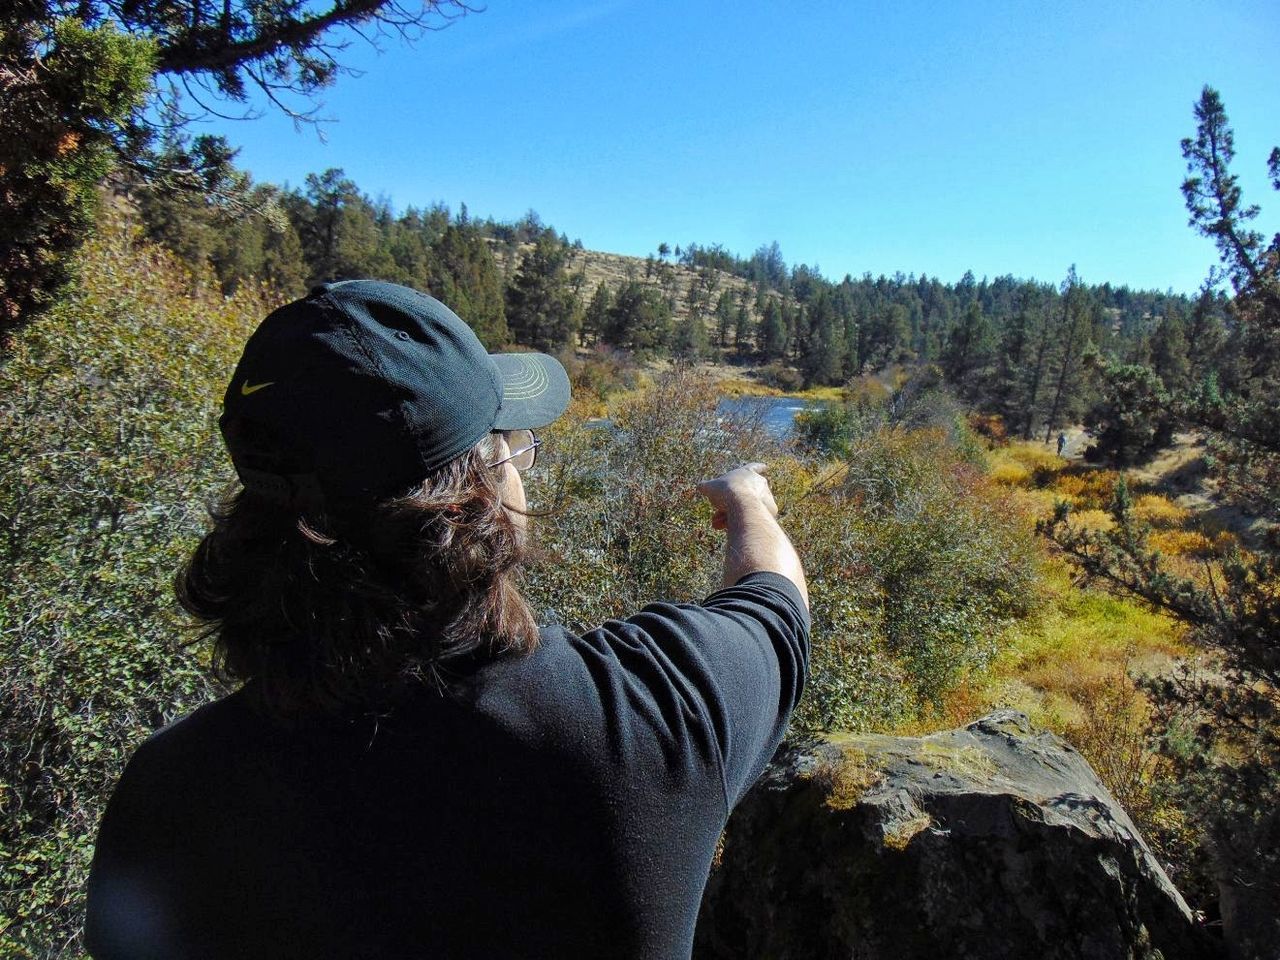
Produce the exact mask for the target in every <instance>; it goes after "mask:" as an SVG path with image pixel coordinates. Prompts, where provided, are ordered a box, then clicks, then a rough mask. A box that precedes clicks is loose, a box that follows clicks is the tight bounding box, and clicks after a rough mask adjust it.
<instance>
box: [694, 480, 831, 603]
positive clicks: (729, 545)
mask: <svg viewBox="0 0 1280 960" xmlns="http://www.w3.org/2000/svg"><path fill="white" fill-rule="evenodd" d="M764 469H765V465H764V464H763V463H748V464H745V465H743V466H741V467H738V468H737V469H736V470H730V471H729V472H728V473H726V474H724V475H722V476H719V477H716V478H715V479H714V480H704V481H703V482H702V483H700V484H698V492H699V493H701V494H702V495H703V496H704V497H706V498H707V499H708V500H709V501H710V502H711V506H712V509H713V510H714V511H715V512H714V513H713V514H712V517H711V525H712V526H713V527H715V528H716V529H717V530H724V531H725V532H726V533H727V534H728V538H727V539H726V541H725V546H724V585H725V586H726V587H731V586H733V585H734V584H735V583H737V582H738V581H739V580H741V579H742V578H743V577H745V576H746V575H747V574H749V573H758V572H761V571H768V572H770V573H777V574H781V575H782V576H784V577H786V578H787V579H788V580H790V581H791V582H792V583H794V584H795V585H796V588H797V589H798V590H799V591H800V596H801V597H803V598H804V602H805V606H806V607H807V606H808V604H809V589H808V585H807V584H806V583H805V578H804V567H803V566H801V564H800V557H799V555H797V554H796V551H795V547H793V546H792V545H791V541H790V540H789V539H787V535H786V533H785V532H784V531H783V529H782V527H781V526H779V525H778V520H777V516H778V505H777V503H776V502H775V501H774V499H773V492H772V491H771V490H770V489H769V481H768V480H766V479H765V478H764V477H763V476H762V475H761V474H762V471H763V470H764Z"/></svg>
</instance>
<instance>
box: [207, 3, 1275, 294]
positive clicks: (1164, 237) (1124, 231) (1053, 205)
mask: <svg viewBox="0 0 1280 960" xmlns="http://www.w3.org/2000/svg"><path fill="white" fill-rule="evenodd" d="M346 62H348V63H350V64H351V65H353V66H354V67H355V68H357V69H358V70H359V71H360V72H361V75H360V76H351V77H344V78H342V79H341V80H339V82H338V84H337V86H335V87H334V88H332V89H331V90H329V91H327V92H326V95H325V97H324V105H323V107H322V109H321V114H322V115H323V116H326V117H329V118H331V121H330V122H327V123H325V124H324V125H323V128H322V129H323V140H322V139H321V138H320V137H318V136H317V134H316V132H315V131H313V130H310V129H304V130H302V131H301V132H298V131H295V129H294V127H293V125H292V124H291V122H290V121H289V120H287V119H286V118H285V117H283V116H282V115H280V114H279V113H273V112H270V111H268V112H266V113H265V115H264V116H263V117H261V118H260V119H257V120H253V121H248V122H223V121H219V122H216V123H213V124H211V125H210V127H209V129H211V130H213V131H215V132H221V133H225V134H226V135H227V136H228V137H229V138H230V139H231V140H232V142H233V143H235V144H238V145H240V146H241V147H242V152H241V154H240V161H241V163H242V164H243V165H244V166H246V167H247V168H248V169H250V170H251V171H252V172H253V173H254V175H255V176H256V177H257V178H258V179H263V180H270V181H273V182H277V183H284V182H288V183H290V184H293V185H298V184H301V183H302V181H303V180H304V178H305V176H306V174H307V173H308V172H312V171H319V170H323V169H325V168H327V167H341V168H343V169H345V170H346V172H347V174H348V176H350V177H352V178H353V179H354V180H355V181H356V182H357V183H358V184H359V185H360V187H361V188H362V189H363V190H364V191H365V192H367V193H369V194H371V195H374V196H383V197H385V198H387V199H389V200H390V201H391V202H392V203H393V205H394V206H395V207H396V208H397V209H401V208H403V207H404V206H406V205H409V204H416V205H425V204H428V203H431V202H434V201H444V202H445V203H448V204H449V205H450V206H451V207H453V208H454V209H456V208H457V206H458V204H459V203H460V202H465V203H466V204H467V206H468V208H469V209H470V211H471V212H472V213H473V214H477V215H480V216H488V215H492V216H494V217H497V218H499V219H515V218H517V217H519V216H520V215H522V214H523V213H524V212H525V211H526V210H528V209H530V208H532V209H534V210H536V211H538V213H539V214H540V215H541V217H542V218H543V220H544V221H546V222H548V223H551V224H553V225H554V226H555V227H556V228H557V229H558V230H562V231H564V232H565V233H567V234H568V235H569V236H570V238H580V239H581V240H582V241H583V243H584V244H586V246H588V247H590V248H593V249H598V250H608V251H613V252H617V253H627V254H635V255H639V256H643V255H645V254H646V253H649V252H651V251H653V250H655V249H656V248H657V245H658V244H659V243H660V242H663V241H665V242H667V243H669V244H671V245H672V246H673V247H674V246H675V245H676V244H681V245H683V244H685V243H687V242H689V241H696V242H698V243H702V244H710V243H721V244H723V245H724V246H725V247H727V248H728V249H730V250H733V251H735V252H737V253H741V254H750V253H751V251H753V250H754V249H755V248H756V247H758V246H759V245H761V244H762V243H769V242H771V241H774V240H776V241H778V243H779V244H780V245H781V247H782V251H783V254H784V256H785V257H786V259H787V261H788V262H789V263H796V262H803V263H808V264H810V265H813V264H817V265H818V266H820V268H821V269H822V271H823V273H824V274H826V275H827V276H829V277H833V278H836V279H838V278H839V277H841V276H843V275H844V274H845V273H852V274H854V275H855V276H856V275H861V274H862V273H864V272H871V273H873V274H879V273H889V274H891V273H893V272H895V271H898V270H901V271H903V272H904V273H920V272H925V273H928V274H929V275H931V276H938V277H940V278H942V279H943V280H947V281H954V280H956V279H958V278H959V277H960V276H961V274H962V273H963V272H964V271H965V270H966V269H972V270H973V271H974V272H975V273H976V274H977V275H978V276H982V275H987V276H996V275H999V274H1004V273H1011V274H1014V275H1015V276H1018V277H1035V278H1037V279H1041V280H1060V279H1061V278H1062V276H1063V275H1065V273H1066V270H1067V268H1068V266H1070V265H1071V264H1072V263H1075V264H1077V267H1078V270H1079V273H1080V275H1081V277H1082V278H1084V279H1086V280H1088V281H1091V282H1102V281H1105V280H1110V281H1112V282H1114V283H1128V284H1130V285H1132V286H1136V287H1150V288H1157V289H1161V290H1163V289H1166V288H1172V289H1174V290H1177V291H1185V292H1190V291H1193V290H1194V289H1195V288H1196V287H1197V286H1198V284H1199V283H1200V281H1201V280H1202V278H1203V277H1204V275H1205V273H1206V270H1207V268H1208V267H1209V265H1210V264H1212V263H1214V262H1216V254H1215V251H1214V248H1213V245H1212V243H1211V242H1210V241H1209V240H1207V239H1205V238H1203V237H1200V236H1198V235H1196V234H1195V233H1194V232H1193V231H1191V230H1190V229H1189V228H1188V227H1187V225H1186V213H1185V210H1184V208H1183V205H1182V197H1181V194H1180V192H1179V190H1178V186H1179V184H1180V183H1181V181H1182V178H1183V176H1184V169H1185V168H1184V164H1183V161H1182V158H1181V154H1180V151H1179V148H1178V144H1179V141H1180V139H1181V138H1182V137H1184V136H1189V135H1190V134H1191V133H1192V132H1193V129H1194V125H1193V119H1192V115H1191V108H1192V104H1193V102H1194V101H1195V100H1196V98H1197V97H1198V95H1199V92H1200V88H1201V87H1202V86H1203V85H1204V84H1205V83H1209V84H1211V85H1213V86H1214V87H1216V88H1217V89H1218V90H1219V91H1220V92H1221V94H1222V96H1223V100H1224V102H1225V104H1226V107H1227V111H1228V114H1229V116H1230V117H1231V121H1232V124H1233V126H1234V128H1235V132H1236V148H1237V158H1236V165H1235V166H1236V172H1237V173H1239V175H1240V178H1241V183H1242V186H1243V187H1244V190H1245V193H1246V199H1247V200H1250V201H1251V202H1256V203H1259V204H1261V205H1262V207H1263V213H1262V216H1261V217H1260V219H1259V221H1258V222H1257V223H1258V226H1259V228H1261V229H1263V230H1264V231H1266V232H1267V234H1268V235H1270V234H1271V233H1273V232H1275V231H1276V230H1280V194H1277V193H1276V192H1275V191H1273V190H1271V189H1270V187H1269V185H1268V183H1267V181H1266V176H1265V174H1266V157H1267V154H1268V152H1269V151H1270V148H1271V147H1272V146H1274V145H1277V144H1280V97H1277V96H1276V94H1277V92H1280V5H1277V4H1276V3H1275V0H1258V2H1231V0H1225V2H1219V0H1214V2H1212V3H1210V2H1207V0H1196V2H1191V0H1163V2H1125V3H1116V2H1114V0H1112V2H1108V3H1101V2H1072V0H1061V2H1058V3H1053V4H1050V3H1047V2H1033V0H1025V2H997V0H993V2H945V3H944V2H936V3H927V2H911V0H905V2H876V3H871V2H843V3H842V2H834V0H831V2H823V0H817V2H813V3H810V4H807V5H805V4H798V5H791V6H788V5H779V4H767V3H755V2H740V3H733V4H730V3H725V2H719V3H698V2H693V3H687V2H686V3H677V2H666V0H649V2H640V0H614V2H602V3H586V2H568V0H565V2H560V0H544V2H541V3H528V2H525V3H517V2H516V0H488V3H487V6H486V8H485V9H484V10H483V11H482V12H478V13H474V14H470V15H468V16H466V17H463V18H461V19H459V20H457V21H455V22H454V23H453V24H452V25H450V26H449V27H448V28H447V29H444V30H441V31H437V32H432V33H428V34H427V35H425V36H424V37H422V38H421V39H420V40H419V41H418V42H417V43H416V44H415V45H413V46H412V47H409V46H406V45H404V44H402V43H401V42H400V41H398V40H392V39H388V40H387V41H386V42H385V43H384V44H383V50H382V52H381V53H377V52H375V51H373V50H371V49H370V48H368V47H367V46H365V45H363V44H361V43H358V42H357V43H356V44H353V46H352V47H351V48H350V49H349V51H348V53H347V57H346Z"/></svg>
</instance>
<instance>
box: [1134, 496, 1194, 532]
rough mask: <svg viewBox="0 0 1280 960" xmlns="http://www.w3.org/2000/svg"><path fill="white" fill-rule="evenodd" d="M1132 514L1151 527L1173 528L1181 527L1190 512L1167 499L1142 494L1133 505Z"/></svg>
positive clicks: (1188, 517)
mask: <svg viewBox="0 0 1280 960" xmlns="http://www.w3.org/2000/svg"><path fill="white" fill-rule="evenodd" d="M1133 514H1134V516H1136V517H1137V518H1138V519H1139V520H1142V521H1144V522H1146V523H1149V524H1151V526H1153V527H1160V528H1173V527H1181V526H1183V525H1184V524H1185V523H1186V522H1187V520H1188V519H1190V517H1191V511H1189V510H1188V509H1187V508H1186V507H1180V506H1178V505H1177V504H1176V503H1174V502H1173V501H1171V500H1170V499H1169V498H1168V497H1165V496H1161V495H1160V494H1158V493H1144V494H1143V495H1142V496H1140V497H1138V498H1137V499H1136V500H1135V501H1134V504H1133Z"/></svg>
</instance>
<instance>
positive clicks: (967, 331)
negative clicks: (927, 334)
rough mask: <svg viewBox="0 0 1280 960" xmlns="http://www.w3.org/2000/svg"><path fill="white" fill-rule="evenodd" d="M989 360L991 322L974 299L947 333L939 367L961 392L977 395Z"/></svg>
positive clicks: (983, 385) (987, 369)
mask: <svg viewBox="0 0 1280 960" xmlns="http://www.w3.org/2000/svg"><path fill="white" fill-rule="evenodd" d="M991 359H992V332H991V322H990V321H989V320H988V319H987V316H986V314H985V313H983V311H982V305H981V304H980V303H979V302H978V301H977V300H976V299H975V300H972V301H970V303H969V306H968V307H967V308H966V309H965V311H964V314H963V315H962V316H961V318H960V321H959V323H957V324H956V325H955V326H954V327H952V329H951V332H950V333H949V334H948V335H947V346H946V349H945V351H944V352H943V356H942V369H943V370H944V371H945V372H946V375H947V379H948V380H950V381H951V383H953V384H954V385H955V386H956V388H957V389H958V390H959V392H960V393H961V395H963V396H967V397H971V398H972V397H977V396H979V395H980V394H982V393H983V391H984V388H985V385H986V379H987V376H988V375H989V373H990V370H989V365H990V363H991Z"/></svg>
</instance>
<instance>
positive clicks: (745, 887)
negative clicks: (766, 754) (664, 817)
mask: <svg viewBox="0 0 1280 960" xmlns="http://www.w3.org/2000/svg"><path fill="white" fill-rule="evenodd" d="M1215 953H1216V951H1215V950H1214V949H1213V942H1212V941H1211V940H1209V939H1208V938H1206V937H1205V936H1204V935H1203V933H1202V932H1201V930H1200V929H1199V928H1198V927H1197V925H1196V924H1195V922H1194V920H1193V918H1192V915H1191V911H1190V910H1189V909H1188V908H1187V904H1186V902H1185V901H1184V900H1183V899H1182V896H1181V895H1180V894H1179V893H1178V891H1177V890H1176V889H1175V888H1174V887H1173V885H1172V884H1171V883H1170V882H1169V879H1168V877H1166V876H1165V873H1164V871H1163V870H1162V869H1161V868H1160V865H1159V864H1158V863H1157V862H1156V860H1155V858H1154V857H1153V856H1152V855H1151V851H1150V850H1149V849H1148V848H1147V845H1146V843H1145V842H1144V841H1143V839H1142V837H1141V836H1140V835H1139V834H1138V830H1137V828H1136V827H1134V825H1133V822H1132V821H1131V820H1130V819H1129V817H1128V816H1127V815H1126V814H1125V812H1124V810H1122V809H1121V808H1120V805H1119V804H1118V803H1116V801H1115V800H1114V799H1113V798H1112V797H1111V795H1110V794H1109V793H1108V792H1107V790H1106V788H1105V787H1104V786H1103V785H1102V783H1101V782H1100V781H1099V780H1098V778H1097V776H1096V775H1095V774H1094V772H1093V771H1092V770H1091V769H1090V768H1089V765H1088V764H1087V763H1086V762H1085V761H1084V759H1083V758H1082V757H1081V756H1080V754H1078V753H1077V752H1076V751H1075V750H1073V749H1072V748H1071V747H1070V746H1068V745H1067V744H1066V743H1064V742H1063V741H1062V740H1060V739H1058V738H1057V737H1055V736H1053V735H1052V734H1049V733H1042V732H1037V731H1035V730H1033V729H1032V728H1031V725H1030V724H1029V723H1028V721H1027V718H1026V717H1025V716H1023V715H1022V714H1020V713H1015V712H1012V711H1002V712H999V713H995V714H992V715H991V716H988V717H985V718H983V719H982V720H979V721H977V722H976V723H973V724H970V725H969V726H968V727H965V728H964V729H962V730H950V731H947V732H945V733H937V734H933V735H931V736H927V737H921V738H918V739H917V738H909V737H888V736H870V735H867V736H854V735H828V736H825V737H822V738H819V739H814V740H810V741H805V742H803V743H800V744H795V745H790V746H788V747H785V748H784V749H783V750H782V751H780V753H779V755H778V757H776V758H775V760H774V763H773V765H772V766H771V767H770V769H769V770H768V772H767V773H766V774H765V776H764V777H763V778H762V779H761V781H760V782H759V783H758V784H757V785H756V787H755V788H754V789H753V790H752V792H751V793H750V794H749V795H748V796H747V797H746V798H745V799H744V800H743V802H742V803H741V804H740V805H739V807H738V809H737V810H736V811H735V812H734V815H733V818H732V819H731V820H730V822H729V828H728V830H727V831H726V834H725V844H724V850H723V855H722V857H721V859H720V862H719V865H718V867H717V868H716V869H715V870H714V871H713V872H712V876H711V879H710V882H709V883H708V886H707V893H706V897H705V899H704V901H703V906H702V913H701V916H700V919H699V922H698V935H697V948H696V950H695V956H696V957H698V958H699V960H712V958H725V960H728V958H734V960H740V958H757V957H760V958H763V957H768V958H770V960H791V958H794V960H828V958H837V957H839V958H858V960H882V958H883V960H889V958H893V960H909V958H921V960H924V958H928V960H937V958H942V957H947V958H974V960H979V958H980V960H1000V958H1015V957H1016V958H1023V957H1025V958H1028V960H1030V958H1034V960H1055V958H1061V960H1067V958H1073V960H1075V958H1108V960H1110V958H1135V960H1136V958H1152V960H1154V958H1159V957H1163V958H1165V960H1175V958H1200V957H1208V956H1213V955H1215Z"/></svg>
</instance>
